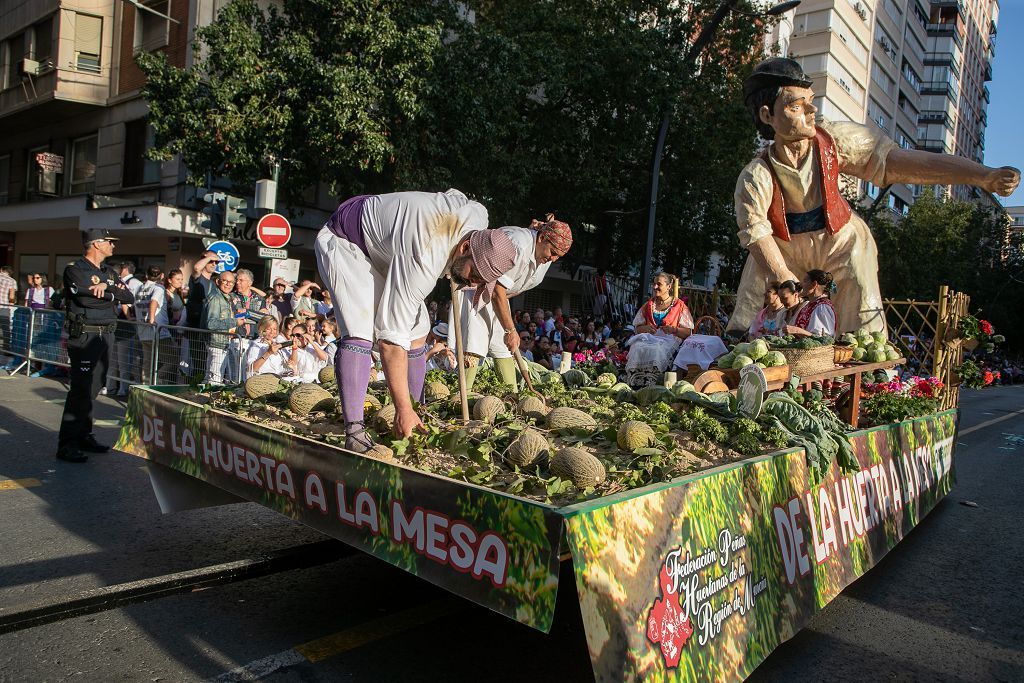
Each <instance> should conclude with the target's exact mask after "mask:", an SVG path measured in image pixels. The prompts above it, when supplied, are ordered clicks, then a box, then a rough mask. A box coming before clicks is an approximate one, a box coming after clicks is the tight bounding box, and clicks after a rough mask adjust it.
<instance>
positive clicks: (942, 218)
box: [869, 191, 1024, 344]
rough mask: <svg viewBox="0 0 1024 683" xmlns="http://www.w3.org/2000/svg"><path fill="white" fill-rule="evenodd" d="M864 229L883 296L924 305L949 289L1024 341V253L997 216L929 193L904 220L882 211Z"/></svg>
mask: <svg viewBox="0 0 1024 683" xmlns="http://www.w3.org/2000/svg"><path fill="white" fill-rule="evenodd" d="M869 224H870V226H871V230H872V232H873V233H874V235H875V241H876V243H877V244H878V273H879V284H880V285H881V288H882V295H883V296H885V297H888V298H898V299H921V300H926V301H927V300H932V299H934V297H935V296H936V293H937V292H938V290H939V286H940V285H949V286H950V287H952V288H953V289H956V290H958V291H962V292H965V293H966V294H968V295H970V297H971V307H972V309H975V310H977V309H980V310H981V311H983V315H984V317H987V318H988V319H989V320H990V321H991V322H992V323H993V324H994V325H995V326H996V328H997V329H999V330H1000V332H1001V333H1002V334H1004V335H1005V336H1006V337H1007V338H1008V340H1009V341H1010V342H1011V343H1014V342H1015V341H1016V343H1017V344H1020V343H1021V342H1022V341H1024V339H1022V336H1024V312H1022V310H1021V306H1020V301H1022V300H1024V298H1022V297H1024V262H1022V257H1021V255H1022V254H1024V251H1022V249H1021V244H1020V237H1019V236H1014V235H1013V234H1012V233H1009V231H1008V230H1007V223H1006V216H1005V214H1004V213H1003V212H1002V211H996V210H994V209H991V208H989V207H985V206H982V205H980V204H973V203H968V202H960V201H954V200H949V201H941V200H939V199H936V198H935V196H934V194H933V193H931V192H927V191H926V192H925V193H924V195H923V196H922V197H921V198H920V199H918V200H917V201H916V202H914V204H913V205H912V206H911V207H910V209H909V210H908V212H907V215H906V216H905V217H903V218H902V219H899V220H897V219H895V218H894V217H893V215H892V214H891V213H890V212H888V211H879V212H877V213H876V214H875V215H874V216H872V217H871V219H870V223H869Z"/></svg>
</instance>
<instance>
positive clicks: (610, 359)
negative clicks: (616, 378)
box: [572, 349, 626, 377]
mask: <svg viewBox="0 0 1024 683" xmlns="http://www.w3.org/2000/svg"><path fill="white" fill-rule="evenodd" d="M620 361H621V362H620ZM572 364H573V367H574V368H576V369H578V370H582V371H583V372H585V373H587V374H588V375H590V376H591V377H597V376H598V375H600V374H601V373H602V372H614V373H616V374H617V373H618V371H619V370H620V369H621V368H623V367H625V365H626V354H625V353H616V352H612V351H609V350H608V349H598V350H596V351H592V350H590V349H585V350H583V351H575V352H574V353H573V354H572Z"/></svg>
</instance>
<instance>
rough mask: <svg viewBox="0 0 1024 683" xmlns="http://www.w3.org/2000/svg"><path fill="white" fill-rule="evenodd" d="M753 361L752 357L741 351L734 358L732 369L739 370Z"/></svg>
mask: <svg viewBox="0 0 1024 683" xmlns="http://www.w3.org/2000/svg"><path fill="white" fill-rule="evenodd" d="M753 362H754V359H753V358H751V357H750V356H748V355H746V354H742V353H741V354H740V355H738V356H736V360H734V361H733V362H732V369H733V370H739V369H740V368H745V367H747V366H748V365H750V364H751V363H753Z"/></svg>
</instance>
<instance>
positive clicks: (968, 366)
mask: <svg viewBox="0 0 1024 683" xmlns="http://www.w3.org/2000/svg"><path fill="white" fill-rule="evenodd" d="M956 374H958V375H959V376H960V382H961V383H962V384H963V385H964V386H966V387H970V388H971V389H982V388H984V387H987V386H989V385H990V384H993V383H994V382H996V381H997V380H999V379H1001V377H1002V375H1000V374H999V371H998V370H982V369H981V368H979V367H978V364H977V363H975V362H974V361H973V360H965V361H964V362H963V363H961V364H960V367H958V368H957V369H956Z"/></svg>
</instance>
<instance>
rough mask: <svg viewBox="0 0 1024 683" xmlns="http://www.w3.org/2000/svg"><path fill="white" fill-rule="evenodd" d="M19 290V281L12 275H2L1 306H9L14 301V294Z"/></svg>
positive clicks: (0, 277) (0, 288)
mask: <svg viewBox="0 0 1024 683" xmlns="http://www.w3.org/2000/svg"><path fill="white" fill-rule="evenodd" d="M17 289H18V281H17V280H15V279H14V278H13V277H11V276H10V275H6V274H3V273H0V305H8V304H10V303H11V302H12V301H14V300H15V299H14V292H15V291H17Z"/></svg>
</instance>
